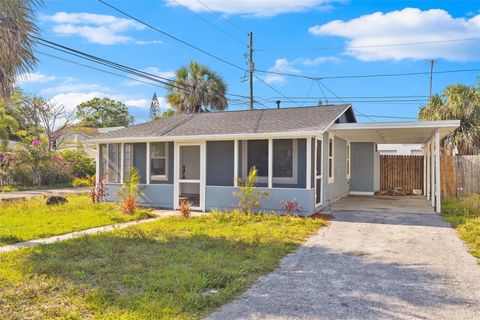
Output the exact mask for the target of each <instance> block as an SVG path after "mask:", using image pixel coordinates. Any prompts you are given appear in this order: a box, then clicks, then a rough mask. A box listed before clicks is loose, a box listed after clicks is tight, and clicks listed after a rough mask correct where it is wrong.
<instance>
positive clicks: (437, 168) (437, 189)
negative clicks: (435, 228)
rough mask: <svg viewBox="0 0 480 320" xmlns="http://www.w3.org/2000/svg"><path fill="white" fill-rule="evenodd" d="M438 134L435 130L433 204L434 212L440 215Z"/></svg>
mask: <svg viewBox="0 0 480 320" xmlns="http://www.w3.org/2000/svg"><path fill="white" fill-rule="evenodd" d="M440 187H441V184H440V132H439V131H438V129H436V130H435V188H436V190H435V196H436V197H435V198H436V204H435V212H436V213H440V212H441V209H442V208H441V206H442V204H441V200H442V199H441V196H440Z"/></svg>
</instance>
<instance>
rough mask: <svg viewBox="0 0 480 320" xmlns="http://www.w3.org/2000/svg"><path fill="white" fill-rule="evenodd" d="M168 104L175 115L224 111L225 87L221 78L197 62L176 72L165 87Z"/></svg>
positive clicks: (225, 100)
mask: <svg viewBox="0 0 480 320" xmlns="http://www.w3.org/2000/svg"><path fill="white" fill-rule="evenodd" d="M167 90H168V96H167V97H168V102H169V103H170V105H171V106H172V108H174V109H175V111H176V112H177V113H190V112H201V111H210V110H225V109H226V108H227V107H228V102H227V98H225V94H226V92H227V85H226V84H225V82H224V81H223V78H222V77H221V76H220V75H218V74H217V73H215V72H214V71H211V70H210V69H209V68H208V67H207V66H204V65H202V64H199V63H198V62H195V61H192V62H190V66H189V68H187V67H182V68H180V69H179V70H177V75H176V79H175V80H172V81H171V82H170V84H169V85H168V86H167Z"/></svg>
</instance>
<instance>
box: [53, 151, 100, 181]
mask: <svg viewBox="0 0 480 320" xmlns="http://www.w3.org/2000/svg"><path fill="white" fill-rule="evenodd" d="M60 155H61V157H62V158H63V160H65V161H67V162H68V163H70V164H71V166H72V174H73V176H75V177H78V178H87V177H90V176H93V175H95V159H92V158H91V157H89V156H88V155H87V154H86V153H85V151H83V150H65V151H63V152H62V153H61V154H60Z"/></svg>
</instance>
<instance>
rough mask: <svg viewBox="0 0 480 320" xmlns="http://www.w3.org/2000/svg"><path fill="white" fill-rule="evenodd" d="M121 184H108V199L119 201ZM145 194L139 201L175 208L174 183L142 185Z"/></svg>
mask: <svg viewBox="0 0 480 320" xmlns="http://www.w3.org/2000/svg"><path fill="white" fill-rule="evenodd" d="M120 187H121V185H120V184H107V193H108V196H107V201H119V200H120V198H119V197H118V189H119V188H120ZM140 187H141V188H142V190H143V194H142V195H141V196H140V199H139V202H140V204H142V205H146V206H149V207H154V208H162V209H172V208H173V185H167V184H150V185H141V186H140Z"/></svg>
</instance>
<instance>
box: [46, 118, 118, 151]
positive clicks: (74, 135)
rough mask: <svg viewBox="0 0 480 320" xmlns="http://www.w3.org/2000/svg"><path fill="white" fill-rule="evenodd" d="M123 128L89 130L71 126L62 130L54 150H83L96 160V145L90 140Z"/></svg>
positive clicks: (55, 141)
mask: <svg viewBox="0 0 480 320" xmlns="http://www.w3.org/2000/svg"><path fill="white" fill-rule="evenodd" d="M123 128H125V127H108V128H89V127H82V126H77V125H73V126H69V127H68V128H64V129H62V131H61V132H59V134H58V137H57V138H56V139H55V140H53V148H54V149H58V150H83V151H85V153H86V154H87V155H88V156H90V157H92V158H96V157H97V149H96V145H95V144H92V143H90V142H89V141H88V140H89V139H91V138H92V137H94V136H96V135H98V134H102V133H106V132H110V131H115V130H118V129H123Z"/></svg>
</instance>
